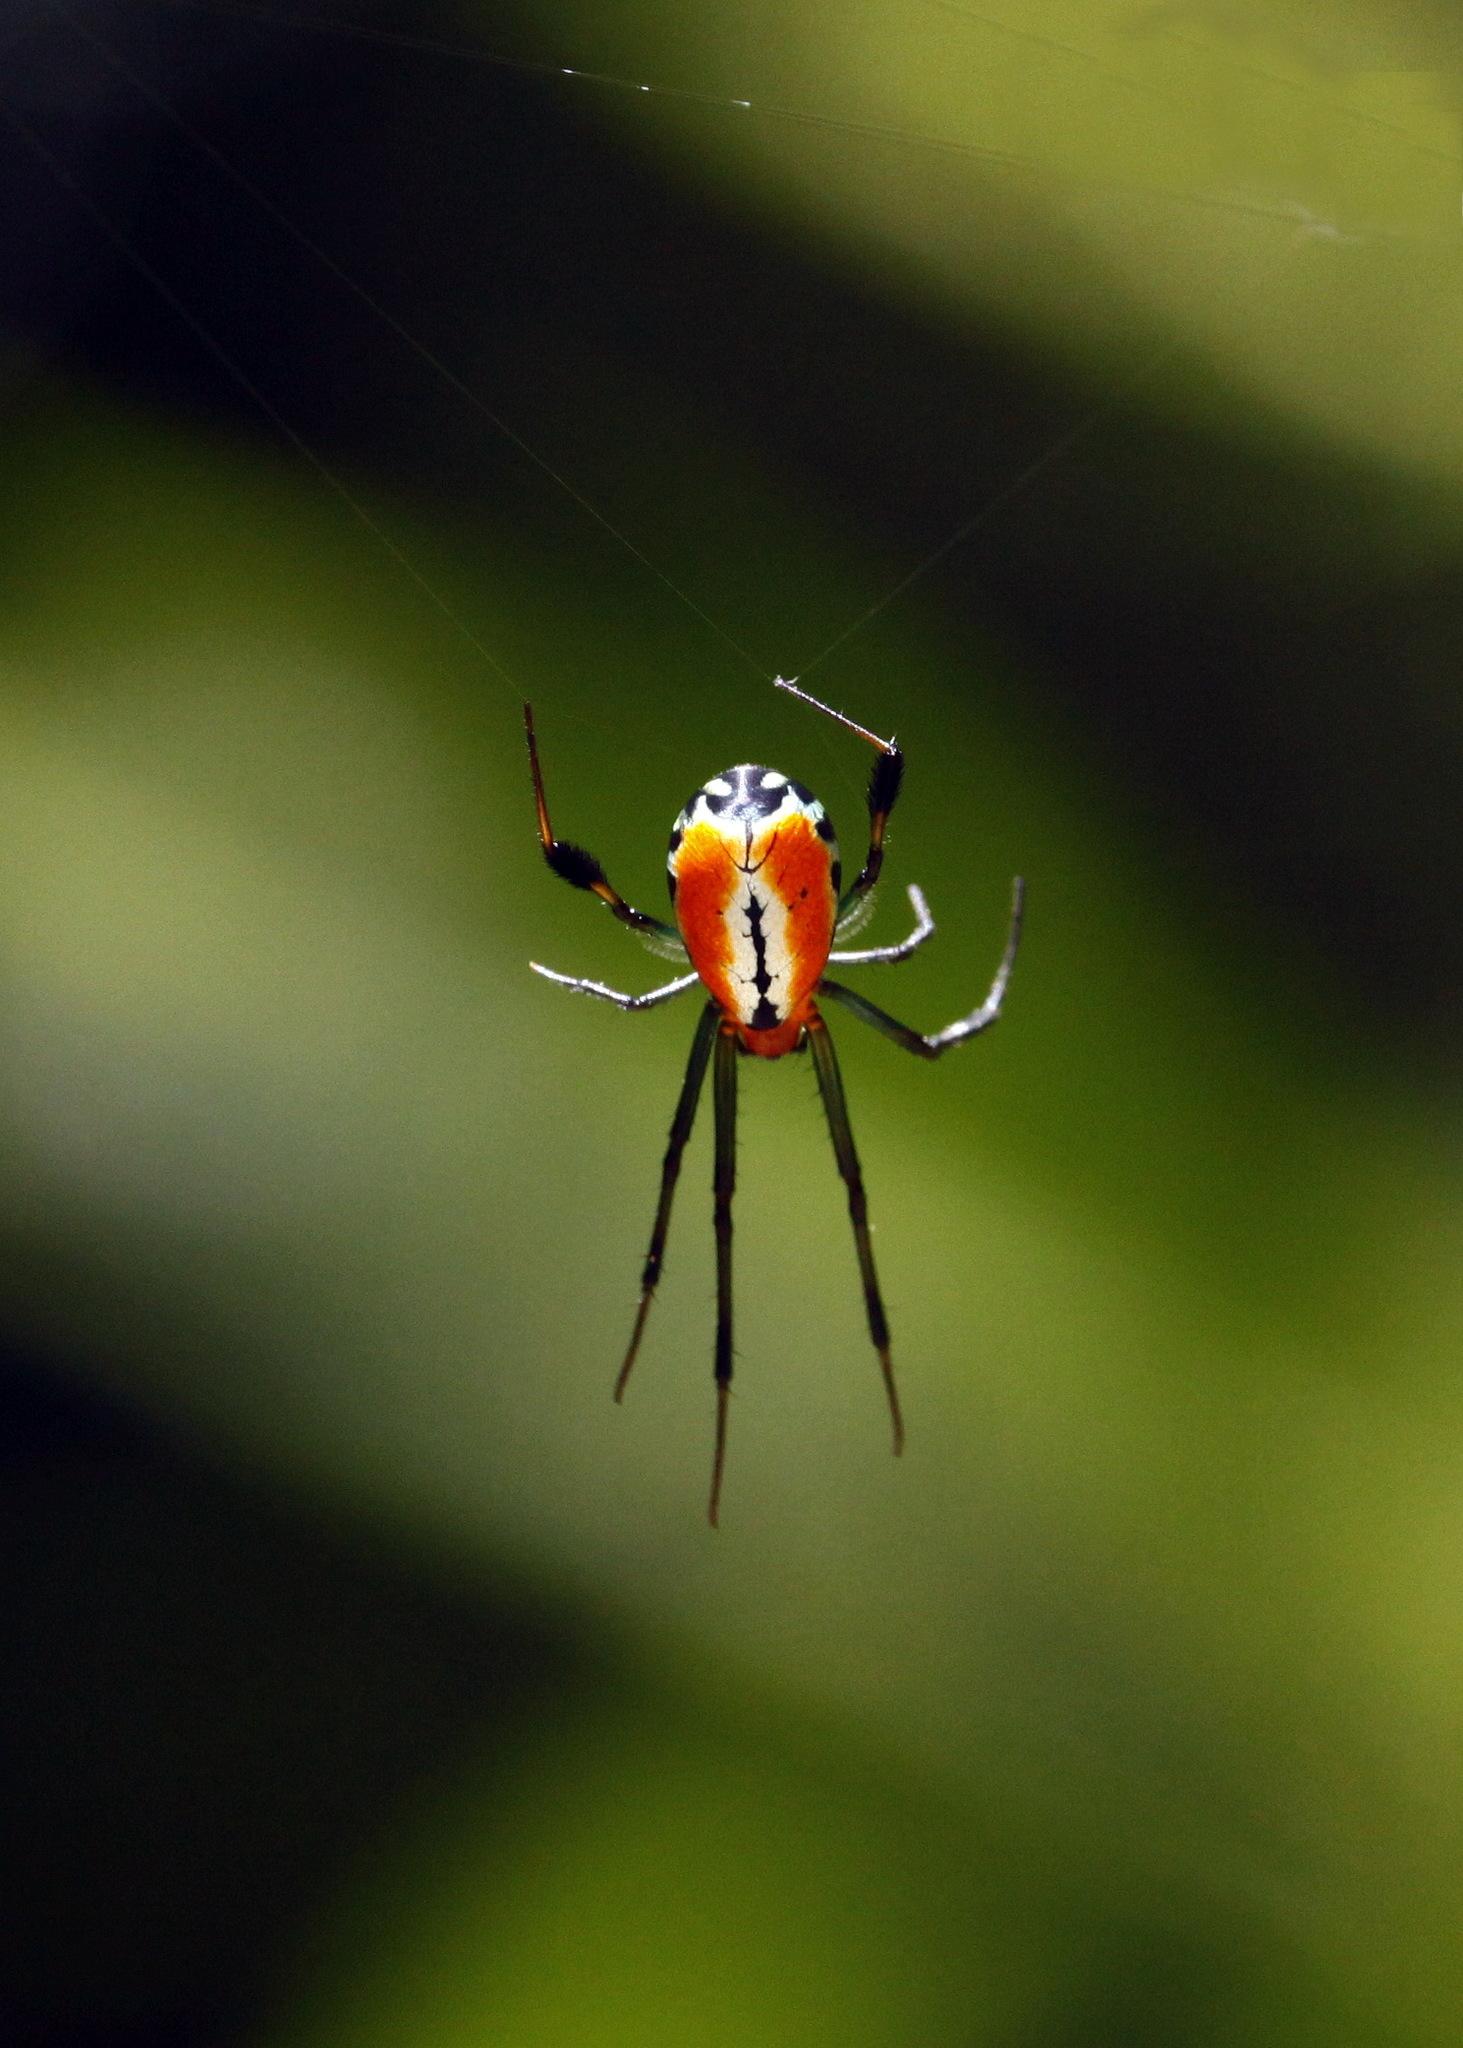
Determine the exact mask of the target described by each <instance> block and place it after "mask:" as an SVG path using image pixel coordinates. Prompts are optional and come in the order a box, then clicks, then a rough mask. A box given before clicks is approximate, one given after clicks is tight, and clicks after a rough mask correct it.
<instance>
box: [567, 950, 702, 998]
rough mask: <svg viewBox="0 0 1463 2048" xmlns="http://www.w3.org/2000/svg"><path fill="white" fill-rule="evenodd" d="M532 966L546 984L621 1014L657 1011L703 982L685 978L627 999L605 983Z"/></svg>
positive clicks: (688, 976) (688, 975)
mask: <svg viewBox="0 0 1463 2048" xmlns="http://www.w3.org/2000/svg"><path fill="white" fill-rule="evenodd" d="M528 964H529V966H530V967H531V968H532V969H533V971H534V973H535V974H541V975H542V976H543V978H544V980H545V981H554V982H557V983H558V985H559V987H560V988H571V989H573V991H574V993H575V994H576V995H580V996H598V997H599V999H600V1001H601V1002H602V1003H613V1004H614V1005H615V1006H616V1008H617V1009H621V1010H653V1009H655V1007H656V1005H657V1004H659V1003H668V1002H670V1001H671V999H672V997H674V996H683V995H684V994H685V993H686V990H687V989H688V988H694V987H695V986H696V984H697V982H698V981H699V980H700V979H701V977H700V975H699V974H682V975H678V976H677V978H676V979H675V980H674V981H668V982H666V983H665V985H664V986H663V987H661V988H652V989H647V990H646V992H645V994H644V995H643V996H627V995H622V994H621V993H620V991H619V989H617V988H606V987H605V984H604V983H603V982H602V981H587V980H585V979H584V977H583V976H582V975H578V974H558V973H556V972H555V970H554V969H553V968H552V967H541V966H540V965H539V963H538V961H537V960H530V961H529V963H528Z"/></svg>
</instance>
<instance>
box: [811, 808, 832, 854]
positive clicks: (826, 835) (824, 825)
mask: <svg viewBox="0 0 1463 2048" xmlns="http://www.w3.org/2000/svg"><path fill="white" fill-rule="evenodd" d="M813 829H814V830H815V831H816V832H817V834H818V837H819V838H820V839H824V840H826V841H827V842H828V844H829V845H830V846H831V845H832V844H833V841H834V838H835V836H836V835H835V833H834V830H833V820H832V819H831V818H830V817H829V815H828V813H827V812H826V811H821V812H820V813H819V815H818V822H817V824H816V825H815V826H814V828H813Z"/></svg>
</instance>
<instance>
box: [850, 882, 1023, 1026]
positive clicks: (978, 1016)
mask: <svg viewBox="0 0 1463 2048" xmlns="http://www.w3.org/2000/svg"><path fill="white" fill-rule="evenodd" d="M1025 900H1026V885H1025V884H1024V882H1023V881H1022V880H1021V877H1020V876H1019V875H1018V876H1017V877H1016V880H1015V882H1014V883H1013V884H1012V888H1011V926H1010V931H1009V933H1008V934H1007V938H1006V950H1005V952H1004V953H1003V954H1002V955H1001V964H1000V966H999V967H998V968H997V969H996V978H995V980H994V981H993V982H992V983H991V988H990V994H989V995H988V996H987V997H986V999H985V1001H984V1002H983V1003H982V1004H981V1005H980V1008H979V1009H977V1010H972V1011H971V1013H970V1015H969V1016H968V1017H958V1018H957V1019H956V1020H955V1022H954V1023H953V1024H947V1025H946V1026H945V1028H944V1030H943V1031H930V1032H924V1031H916V1030H914V1029H913V1027H912V1026H910V1025H908V1024H901V1023H900V1022H899V1019H898V1018H897V1017H891V1016H890V1015H889V1013H888V1011H887V1010H881V1009H879V1007H878V1006H877V1004H875V1003H871V1002H869V1001H867V1000H866V998H865V997H863V996H861V995H856V994H855V993H854V991H853V990H852V989H851V988H844V987H843V985H842V983H841V982H837V981H820V982H819V983H818V994H819V995H823V996H832V997H833V999H834V1001H835V1002H839V1003H842V1004H843V1006H844V1008H845V1009H846V1010H852V1011H853V1014H854V1015H855V1017H861V1018H862V1019H863V1021H864V1023H865V1024H872V1025H873V1027H874V1029H875V1030H876V1031H882V1032H883V1034H884V1036H885V1037H886V1038H892V1039H893V1041H894V1043H895V1044H896V1045H902V1046H903V1047H904V1050H905V1051H906V1052H912V1053H914V1054H916V1055H917V1056H918V1057H919V1058H920V1059H923V1060H937V1059H938V1058H939V1057H940V1054H941V1053H942V1052H948V1051H949V1050H950V1048H951V1046H952V1045H963V1044H964V1042H965V1040H966V1039H967V1038H974V1037H975V1036H976V1034H977V1033H978V1032H981V1031H987V1030H989V1028H990V1026H991V1025H992V1024H994V1023H995V1021H996V1019H997V1018H998V1017H999V1016H1000V1014H1001V1005H1002V1004H1003V1003H1004V1002H1005V1000H1006V984H1007V982H1008V981H1009V980H1010V979H1011V969H1012V967H1013V966H1014V965H1015V963H1016V948H1017V947H1018V946H1019V945H1020V943H1021V913H1022V909H1023V907H1024V904H1025ZM814 1049H815V1050H816V1046H815V1048H814Z"/></svg>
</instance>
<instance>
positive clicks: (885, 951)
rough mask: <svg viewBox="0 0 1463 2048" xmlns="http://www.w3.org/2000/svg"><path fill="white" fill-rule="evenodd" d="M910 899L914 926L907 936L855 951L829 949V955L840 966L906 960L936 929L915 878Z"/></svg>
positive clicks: (879, 963)
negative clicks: (895, 941)
mask: <svg viewBox="0 0 1463 2048" xmlns="http://www.w3.org/2000/svg"><path fill="white" fill-rule="evenodd" d="M909 900H910V903H911V905H912V906H913V909H914V930H913V931H912V932H911V933H910V935H909V937H908V938H907V939H901V940H900V941H899V944H898V945H897V946H869V947H866V948H865V949H864V950H863V951H861V952H857V953H830V954H829V955H828V958H829V959H830V960H832V961H833V962H835V964H836V965H837V966H839V967H892V966H893V964H894V962H895V961H896V960H907V959H908V958H909V956H910V954H911V953H913V952H916V951H917V950H918V949H919V947H921V946H922V945H923V944H924V942H925V940H926V939H929V938H933V937H934V932H935V920H934V919H933V918H932V917H931V916H930V906H929V905H928V903H926V902H925V899H924V891H923V890H922V889H921V888H920V886H919V884H918V883H917V882H911V883H910V885H909Z"/></svg>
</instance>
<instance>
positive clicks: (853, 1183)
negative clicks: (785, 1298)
mask: <svg viewBox="0 0 1463 2048" xmlns="http://www.w3.org/2000/svg"><path fill="white" fill-rule="evenodd" d="M808 1045H809V1047H810V1049H811V1051H812V1055H813V1065H814V1067H815V1068H816V1069H817V1074H818V1087H819V1090H820V1091H821V1093H822V1096H823V1107H824V1109H825V1110H826V1111H827V1113H828V1129H829V1131H830V1133H831V1134H832V1138H833V1153H834V1157H835V1158H836V1159H837V1161H838V1171H839V1173H840V1174H841V1175H842V1176H843V1181H844V1185H845V1186H846V1187H847V1189H848V1213H849V1217H850V1219H851V1221H852V1223H853V1241H854V1247H855V1249H856V1250H857V1252H858V1263H859V1272H860V1274H861V1275H862V1276H863V1283H864V1307H865V1308H866V1309H867V1311H868V1317H869V1335H870V1337H872V1338H873V1340H874V1349H875V1350H876V1351H877V1352H878V1354H879V1369H880V1371H881V1372H882V1373H883V1375H884V1391H885V1393H886V1394H887V1395H888V1397H889V1420H890V1422H891V1424H892V1425H893V1429H894V1455H895V1457H896V1458H897V1457H898V1456H899V1453H900V1452H901V1451H902V1450H903V1449H904V1418H903V1417H902V1416H901V1414H900V1412H899V1395H898V1393H897V1391H896V1389H895V1386H894V1361H893V1360H892V1358H891V1357H890V1355H889V1319H888V1317H887V1316H886V1315H885V1313H884V1300H883V1296H882V1295H881V1294H880V1292H879V1276H878V1274H877V1273H876V1272H875V1270H874V1248H873V1245H872V1243H871V1242H870V1239H869V1205H868V1200H867V1198H866V1197H865V1194H864V1177H863V1172H862V1169H861V1168H860V1166H859V1158H858V1152H857V1150H856V1149H855V1147H854V1142H853V1128H852V1126H851V1125H850V1123H849V1121H848V1100H847V1098H846V1096H845V1095H844V1092H843V1076H842V1075H841V1074H840V1073H839V1071H838V1059H837V1056H836V1054H835V1053H834V1050H833V1037H832V1034H831V1033H830V1031H829V1029H828V1026H827V1025H826V1024H825V1023H824V1021H823V1019H822V1018H821V1017H820V1016H819V1015H818V1013H817V1012H816V1010H815V1011H814V1012H813V1014H812V1016H811V1017H810V1018H809V1019H808Z"/></svg>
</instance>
